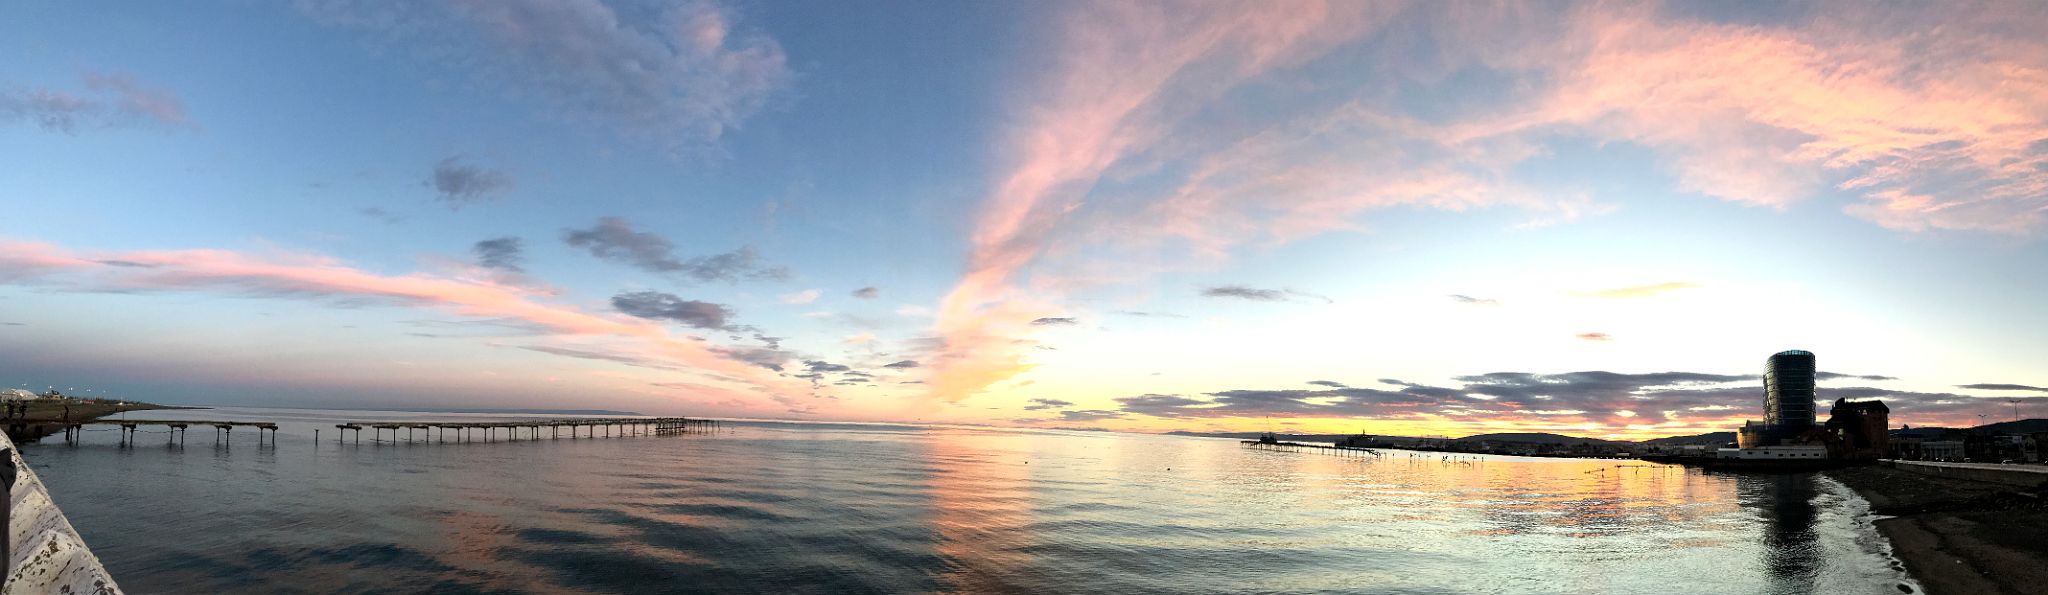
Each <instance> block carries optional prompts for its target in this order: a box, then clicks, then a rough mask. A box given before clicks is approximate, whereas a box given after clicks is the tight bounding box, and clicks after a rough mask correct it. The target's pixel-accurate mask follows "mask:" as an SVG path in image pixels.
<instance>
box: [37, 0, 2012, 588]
mask: <svg viewBox="0 0 2048 595" xmlns="http://www.w3.org/2000/svg"><path fill="white" fill-rule="evenodd" d="M1283 7H1284V8H1283ZM131 8H134V9H136V12H135V13H132V14H127V15H123V16H119V17H111V16H110V17H105V18H98V17H94V16H91V15H92V14H93V13H94V9H93V8H91V7H88V6H82V5H78V4H72V3H34V4H29V5H24V6H16V7H12V8H10V9H9V11H10V12H11V13H14V17H12V18H8V19H0V51H4V53H5V55H8V56H12V57H14V58H13V59H10V60H8V61H7V65H6V67H5V68H0V155H4V156H5V162H6V163H7V166H6V167H0V213H4V216H0V388H27V389H34V390H43V389H44V388H46V387H53V388H58V389H75V390H74V391H72V392H77V393H79V394H83V395H85V396H117V397H124V398H134V399H147V400H152V401H157V402H164V403H178V404H242V405H260V406H281V407H340V408H357V407H364V408H367V407H392V408H397V407H438V408H445V407H499V408H553V409H607V410H630V411H638V412H645V413H649V414H682V415H692V416H707V417H727V418H753V419H762V418H767V419H799V420H818V421H826V420H857V421H901V422H927V423H947V424H991V425H1000V426H1028V427H1039V428H1085V429H1111V430H1128V431H1143V432H1165V431H1176V430H1181V431H1264V430H1275V431H1298V432H1313V433H1352V432H1367V433H1374V434H1399V435H1450V436H1462V435H1468V434H1476V433H1485V432H1555V433H1561V434H1570V435H1574V436H1588V437H1601V438H1649V437H1658V436H1671V435H1680V434H1698V433H1703V432H1711V431H1727V430H1731V429H1733V427H1734V426H1737V425H1739V424H1741V423H1742V421H1743V420H1745V419H1756V418H1758V417H1759V415H1760V407H1761V405H1760V403H1761V394H1762V387H1761V381H1760V379H1759V377H1760V375H1761V374H1762V369H1763V364H1764V359H1765V357H1766V356H1768V355H1770V354H1772V353H1775V352H1778V351H1783V350H1787V349H1804V350H1810V351H1813V352H1814V353H1815V354H1817V356H1818V361H1819V369H1820V370H1821V371H1822V372H1823V376H1822V378H1821V380H1820V391H1819V392H1820V395H1821V397H1822V399H1823V400H1824V401H1832V400H1834V399H1837V398H1850V399H1865V398H1881V399H1884V400H1885V401H1886V402H1887V403H1889V404H1890V406H1891V411H1892V415H1891V420H1892V423H1893V425H1894V426H1896V425H1898V424H1901V423H1903V424H1911V425H1915V426H1920V425H1953V426H1969V425H1976V424H1978V423H1981V422H1984V421H2003V420H2007V419H2010V418H2012V417H2014V416H2015V414H2016V413H2017V414H2018V415H2020V416H2022V417H2043V416H2048V366H2044V365H2043V362H2048V340H2043V337H2044V335H2043V330H2042V329H2048V307H2044V306H2043V304H2048V275H2044V274H2043V273H2044V272H2048V242H2044V241H2043V239H2044V236H2048V42H2044V41H2043V40H2042V38H2041V32H2042V31H2048V5H2043V4H2033V3H2017V2H2009V3H1987V4H1983V5H1973V6H1970V7H1967V8H1965V7H1960V6H1956V5H1954V4H1952V3H1923V4H1885V5H1882V6H1881V8H1883V9H1884V10H1885V12H1884V13H1883V14H1876V13H1873V12H1872V10H1873V9H1876V8H1880V6H1878V5H1873V4H1867V3H1799V4H1789V5H1752V4H1746V3H1698V4H1687V5H1662V4H1656V3H1638V4H1628V5H1616V4H1598V3H1595V4H1584V5H1569V6H1567V5H1548V4H1545V5H1541V6H1538V5H1512V4H1511V5H1506V6H1491V5H1480V4H1468V3H1443V2H1424V3H1412V4H1409V3H1400V2H1380V1H1374V2H1349V1H1332V2H1315V1H1308V0H1285V1H1283V2H1278V3H1264V2H1240V3H1185V2H1171V3H1068V2H1051V3H1014V4H1002V3H935V4H918V5H897V6H858V5H832V4H824V3H745V2H726V1H719V0H704V1H700V2H686V3H680V4H663V5H660V6H658V7H650V6H632V7H622V6H621V5H620V4H617V3H610V2H600V1H597V0H584V1H564V2H556V1H531V2H529V1H523V0H521V1H505V2H480V3H452V4H448V5H445V6H444V5H435V4H426V3H422V4H397V5H389V6H385V5H377V4H375V3H362V2H353V1H335V2H326V1H322V2H300V3H260V4H256V5H226V6H207V7H198V8H189V7H173V6H168V5H165V6H140V7H131ZM856 9H859V10H856ZM152 11H154V12H155V14H151V12H152ZM200 23H204V24H205V26H203V27H202V26H199V24H200ZM1822 411H1823V414H1824V412H1825V411H1826V409H1825V406H1823V408H1822ZM1004 472H1006V473H1023V471H1020V470H1017V469H1008V470H1007V471H1004ZM996 479H997V480H998V482H1001V481H1004V478H1002V477H997V478H996ZM940 492H941V493H943V490H940ZM939 504H940V509H941V510H942V512H944V513H945V514H947V515H954V516H957V515H962V514H968V516H969V517H971V518H967V519H966V520H961V521H959V525H960V526H961V527H962V528H960V529H958V530H962V531H970V532H971V531H974V530H980V529H981V528H983V527H984V526H1001V525H1004V524H1006V523H1013V522H1017V520H1016V519H1009V518H1005V517H1002V516H1001V515H995V514H991V513H986V512H984V511H977V510H976V509H974V508H973V507H971V506H965V505H962V506H957V507H956V506H952V505H951V504H952V503H950V502H945V501H941V502H940V503H939ZM956 508H957V509H958V510H956ZM969 513H973V514H982V515H983V516H986V517H987V518H981V517H973V516H972V514H969ZM948 518H952V517H951V516H949V517H948ZM968 553H970V554H971V553H973V552H968ZM972 578H973V577H962V578H960V580H962V581H968V580H970V579H972Z"/></svg>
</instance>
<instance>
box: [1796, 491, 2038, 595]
mask: <svg viewBox="0 0 2048 595" xmlns="http://www.w3.org/2000/svg"><path fill="white" fill-rule="evenodd" d="M1827 475H1828V476H1829V477H1833V478H1835V479H1836V480H1839V481H1841V482H1842V483H1843V484H1846V485H1848V486H1849V487H1850V488H1852V489H1855V490H1856V492H1857V493H1858V494H1859V495H1861V496H1863V498H1864V499H1865V500H1869V501H1870V509H1871V512H1872V513H1874V514H1877V515H1881V516H1885V517H1891V518H1884V519H1880V520H1878V521H1877V523H1876V525H1877V529H1878V532H1880V533H1883V534H1884V536H1885V538H1886V539H1889V540H1890V541H1891V544H1892V552H1893V555H1896V556H1897V557H1898V558H1899V560H1900V561H1902V562H1904V563H1905V565H1906V570H1907V571H1908V572H1911V573H1912V574H1913V578H1915V579H1917V580H1918V581H1920V584H1921V585H1922V586H1924V587H1926V589H1927V591H1928V592H1929V593H1934V594H1935V595H1945V594H1957V593H2011V594H2014V595H2022V594H2027V593H2040V592H2041V588H2042V585H2048V564H2044V563H2043V561H2044V560H2048V540H2044V539H2042V537H2041V536H2043V535H2048V503H2044V501H2043V500H2042V499H2041V497H2040V496H2041V494H2042V490H2041V489H2040V488H2035V489H2024V488H2013V487H2012V486H2005V485H1999V484H1992V483H1983V482H1975V481H1968V480H1960V479H1954V478H1947V477H1931V476H1926V475H1920V474H1916V473H1910V472H1906V471H1900V470H1898V469H1894V468H1891V467H1884V466H1864V467H1852V468H1847V469H1836V470H1832V471H1828V472H1827Z"/></svg>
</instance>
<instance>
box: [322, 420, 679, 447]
mask: <svg viewBox="0 0 2048 595" xmlns="http://www.w3.org/2000/svg"><path fill="white" fill-rule="evenodd" d="M718 426H719V422H718V420H715V419H695V418H688V417H595V418H563V419H521V420H498V421H433V422H345V423H338V424H334V427H335V429H336V430H337V431H336V435H335V438H334V439H335V442H337V443H342V442H346V441H347V440H346V438H348V437H349V436H351V434H349V432H354V434H353V437H354V438H355V441H356V443H358V444H360V443H362V441H363V428H369V429H370V433H371V436H370V440H371V441H372V442H375V441H379V440H383V439H384V431H385V430H390V431H391V441H392V442H398V441H399V432H400V431H401V430H402V431H404V432H405V442H408V443H412V442H440V443H446V442H449V441H450V440H449V439H448V432H449V431H450V430H454V431H455V439H454V440H453V441H454V442H477V441H482V442H494V441H497V440H498V439H499V436H498V432H499V431H500V430H503V431H504V434H505V435H504V439H505V440H521V439H524V440H540V439H542V438H546V439H549V440H558V439H561V438H562V429H563V428H568V430H569V432H568V434H569V438H570V439H577V438H597V437H599V436H598V432H599V430H600V428H601V429H602V431H603V432H604V437H607V438H609V437H612V436H644V435H650V434H651V435H668V434H683V433H691V432H700V431H708V430H712V429H716V428H717V427H718ZM543 429H545V430H546V435H545V436H543V435H542V430H543ZM479 432H481V433H482V434H483V435H482V436H481V437H478V436H477V434H478V433H479ZM522 434H524V436H523V437H522Z"/></svg>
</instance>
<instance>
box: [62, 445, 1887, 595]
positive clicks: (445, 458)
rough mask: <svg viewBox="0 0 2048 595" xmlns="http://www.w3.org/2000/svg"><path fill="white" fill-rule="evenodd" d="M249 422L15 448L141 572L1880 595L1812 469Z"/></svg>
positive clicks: (326, 578)
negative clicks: (274, 438)
mask: <svg viewBox="0 0 2048 595" xmlns="http://www.w3.org/2000/svg"><path fill="white" fill-rule="evenodd" d="M208 415H209V416H227V415H233V413H232V412H209V414H208ZM251 415H257V414H254V413H252V414H251ZM261 415H264V416H271V415H285V416H292V417H295V418H300V419H287V420H286V421H287V422H288V423H287V424H286V427H285V429H284V431H282V432H280V446H278V447H276V448H267V449H245V448H241V446H242V445H237V447H236V448H235V449H233V451H232V452H230V451H229V450H228V449H224V448H223V449H219V450H215V449H212V448H201V447H200V446H199V445H198V444H196V443H195V444H194V445H193V447H192V448H190V449H178V450H174V449H161V448H128V449H121V448H118V447H116V446H114V445H112V444H111V443H110V442H111V439H112V436H111V435H107V436H104V438H107V440H103V441H100V442H93V443H88V444H85V445H81V446H75V447H74V446H61V445H54V446H53V445H37V446H31V447H28V449H26V450H25V456H29V457H30V458H31V461H32V462H33V463H34V464H35V465H36V468H37V472H38V473H39V474H41V475H42V476H43V479H44V480H45V481H46V482H47V483H49V484H50V486H51V490H52V492H53V494H54V495H55V497H56V498H57V499H58V501H59V502H60V503H61V504H62V505H63V506H64V509H65V511H66V513H67V514H69V515H70V516H71V519H72V522H73V524H74V525H76V526H77V527H78V529H79V530H80V532H81V533H82V534H84V536H85V537H86V539H87V541H88V543H91V544H92V545H93V548H94V550H95V552H96V553H97V554H98V555H99V556H100V557H101V559H102V560H103V561H105V562H106V563H107V564H108V566H109V569H110V570H112V571H113V572H114V573H115V576H117V577H118V578H120V580H121V581H122V583H123V586H124V587H126V588H128V589H129V590H131V591H134V592H174V593H175V592H198V593H204V592H227V591H263V592H294V591H298V592H327V591H372V592H375V591H383V592H409V591H420V590H429V589H437V590H442V591H448V592H464V591H469V592H475V591H493V592H496V591H504V592H622V591H648V590H652V591H676V590H712V591H733V592H932V591H942V592H1072V591H1093V592H1238V591H1270V592H1359V591H1366V592H1429V593H1641V592H1677V593H1806V592H1814V591H1817V590H1822V589H1825V590H1827V591H1828V592H1882V591H1883V590H1884V589H1889V588H1891V583H1890V582H1887V581H1886V580H1885V579H1886V578H1887V575H1885V574H1883V573H1884V572H1886V571H1887V570H1886V569H1887V568H1888V566H1885V565H1884V564H1883V563H1882V562H1881V561H1880V562H1878V563H1876V564H1870V565H1858V564H1860V563H1844V562H1843V560H1852V561H1855V560H1864V559H1865V558H1874V557H1873V555H1872V554H1870V552H1871V551H1873V550H1871V549H1869V548H1865V547H1861V546H1858V545H1855V544H1854V543H1853V542H1855V540H1856V539H1860V537H1858V536H1857V535H1854V534H1852V533H1853V532H1852V531H1847V530H1843V527H1848V526H1850V520H1851V519H1850V517H1849V515H1844V514H1841V513H1838V512H1836V510H1837V509H1842V508H1844V507H1843V506H1841V505H1840V503H1841V502H1842V498H1843V497H1844V496H1842V495H1841V494H1840V493H1839V490H1835V489H1834V488H1832V487H1829V486H1828V485H1826V484H1821V483H1816V480H1815V479H1814V478H1813V477H1812V476H1775V477H1773V476H1756V477H1750V476H1730V475H1711V474H1703V473H1701V472H1698V471H1695V470H1687V469H1684V468H1680V467H1673V466H1657V465H1646V464H1643V463H1639V462H1630V461H1572V460H1556V459H1535V460H1532V459H1516V458H1512V457H1467V458H1462V459H1458V460H1452V459H1450V458H1447V457H1444V456H1443V455H1440V454H1425V453H1406V452H1403V451H1388V453H1387V456H1385V457H1379V458H1371V457H1363V458H1361V457H1335V456H1327V455H1317V454H1304V453H1287V452H1268V451H1258V450H1249V449H1244V448H1242V447H1240V446H1239V445H1238V444H1237V443H1235V442H1233V441H1226V440H1205V439H1194V438H1178V437H1165V436H1141V435H1128V434H1090V433H1058V432H1026V431H999V430H977V429H959V428H914V427H901V426H865V425H859V424H834V425H802V424H768V423H762V424H734V425H733V426H731V429H730V430H729V431H728V432H724V433H720V434H718V435H708V436H689V437H660V438H654V437H650V438H645V439H639V438H636V439H626V440H618V439H612V440H606V439H598V440H588V439H582V440H574V441H571V440H567V439H564V440H561V441H558V442H557V441H545V440H543V441H539V442H524V441H523V442H509V443H508V442H496V443H483V444H465V445H455V444H448V445H441V444H423V445H373V444H367V443H366V444H365V445H363V446H362V447H354V446H352V445H351V446H348V447H337V446H335V445H334V444H333V443H332V437H331V436H329V438H328V441H327V442H325V443H323V444H322V445H320V446H319V447H318V448H314V446H313V445H312V444H310V439H311V434H312V430H313V429H315V428H319V427H323V426H322V424H325V426H324V427H330V428H331V427H332V423H333V421H332V418H334V417H337V416H358V415H360V413H346V414H343V413H331V414H330V413H320V414H315V413H310V412H286V413H282V414H280V413H274V412H263V413H261ZM95 437H96V438H98V437H101V436H98V435H95ZM103 442H104V443H103ZM1843 543H1850V545H1847V546H1844V545H1842V544H1843ZM1873 586H1874V587H1877V588H1876V589H1872V588H1870V587H1873Z"/></svg>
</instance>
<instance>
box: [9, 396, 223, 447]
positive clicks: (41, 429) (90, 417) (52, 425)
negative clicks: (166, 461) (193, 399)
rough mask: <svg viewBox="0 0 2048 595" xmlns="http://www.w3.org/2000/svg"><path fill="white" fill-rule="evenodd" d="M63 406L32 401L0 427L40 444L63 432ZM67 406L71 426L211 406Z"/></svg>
mask: <svg viewBox="0 0 2048 595" xmlns="http://www.w3.org/2000/svg"><path fill="white" fill-rule="evenodd" d="M64 405H65V404H64V403H60V402H35V401H31V402H30V403H29V409H28V411H27V412H26V413H25V414H24V415H23V416H22V417H18V418H6V419H0V426H4V427H5V428H6V430H7V437H8V438H10V439H12V440H14V441H16V442H40V441H41V440H42V439H43V438H46V437H49V436H51V435H53V434H56V433H58V432H61V431H63V429H64V423H65V420H64ZM70 405H71V423H83V422H91V421H98V420H101V419H104V418H106V417H107V416H110V415H120V414H122V413H126V412H129V411H155V410H176V409H210V407H190V406H183V405H158V404H155V403H128V404H125V405H115V404H112V403H104V402H96V401H83V402H77V403H71V404H70Z"/></svg>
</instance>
